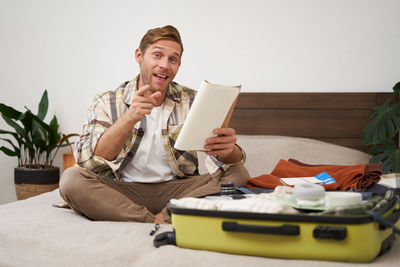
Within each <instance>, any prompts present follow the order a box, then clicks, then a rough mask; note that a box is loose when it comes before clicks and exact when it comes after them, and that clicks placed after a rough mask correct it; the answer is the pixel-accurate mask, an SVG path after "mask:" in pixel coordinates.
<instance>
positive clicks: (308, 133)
mask: <svg viewBox="0 0 400 267" xmlns="http://www.w3.org/2000/svg"><path fill="white" fill-rule="evenodd" d="M392 97H393V93H241V94H240V96H239V99H238V102H237V104H236V108H235V110H234V112H233V115H232V118H231V123H230V127H232V128H234V129H236V133H237V134H246V135H264V134H266V135H283V136H296V137H306V138H312V139H317V140H322V141H325V142H329V143H333V144H338V145H342V146H346V147H350V148H354V149H357V150H361V151H365V152H366V151H368V147H366V146H364V145H363V144H362V142H361V135H362V131H363V129H364V127H365V126H366V125H367V123H368V115H369V113H370V111H371V109H372V108H373V107H374V106H376V105H381V104H383V103H384V102H385V101H386V100H387V99H389V98H392Z"/></svg>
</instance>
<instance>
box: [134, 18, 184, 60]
mask: <svg viewBox="0 0 400 267" xmlns="http://www.w3.org/2000/svg"><path fill="white" fill-rule="evenodd" d="M162 39H164V40H171V41H174V42H177V43H178V44H179V45H180V46H181V56H182V53H183V44H182V40H181V36H180V34H179V32H178V30H177V29H176V28H175V27H174V26H171V25H167V26H164V27H160V28H154V29H150V30H148V31H147V32H146V34H145V35H144V36H143V38H142V40H141V41H140V45H139V48H140V50H142V53H143V54H144V53H145V51H146V49H147V47H149V46H150V45H152V44H154V43H155V42H157V41H158V40H162Z"/></svg>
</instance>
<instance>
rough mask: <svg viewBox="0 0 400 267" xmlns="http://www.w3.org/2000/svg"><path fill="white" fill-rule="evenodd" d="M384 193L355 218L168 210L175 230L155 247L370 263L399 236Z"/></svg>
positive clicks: (395, 203) (399, 212)
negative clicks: (177, 247) (377, 200)
mask: <svg viewBox="0 0 400 267" xmlns="http://www.w3.org/2000/svg"><path fill="white" fill-rule="evenodd" d="M389 193H390V194H389V196H388V195H387V196H386V198H385V199H383V200H381V201H379V202H377V203H375V204H374V207H373V208H372V209H371V210H370V211H368V213H365V212H358V213H359V214H354V213H357V212H354V211H351V212H350V213H351V214H341V215H335V214H330V215H329V214H328V215H318V214H315V213H301V214H294V215H293V214H266V213H264V214H261V213H246V212H228V211H212V210H198V209H186V208H178V207H174V206H169V207H168V210H169V212H170V215H171V220H172V226H173V228H174V231H173V232H165V233H161V234H159V235H157V236H156V237H155V239H154V245H155V246H156V247H159V246H161V245H165V244H175V245H177V246H179V247H182V248H191V249H200V250H212V251H219V252H225V253H234V254H245V255H255V256H266V257H276V258H292V259H293V258H295V259H314V260H331V261H345V262H369V261H371V260H373V259H374V258H376V257H377V256H378V255H381V254H383V253H385V252H386V251H388V250H389V249H390V248H391V246H392V244H393V242H394V240H395V238H396V233H397V234H399V229H398V228H397V227H400V221H399V217H400V208H399V200H398V199H399V197H398V196H395V194H394V193H393V192H389ZM344 213H346V212H344ZM363 213H364V214H363Z"/></svg>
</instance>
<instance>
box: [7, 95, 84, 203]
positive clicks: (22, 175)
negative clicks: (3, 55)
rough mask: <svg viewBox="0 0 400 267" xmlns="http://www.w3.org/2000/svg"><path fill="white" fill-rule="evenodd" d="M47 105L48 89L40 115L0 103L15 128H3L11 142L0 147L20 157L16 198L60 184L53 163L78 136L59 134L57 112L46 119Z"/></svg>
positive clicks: (9, 154) (41, 191) (39, 109)
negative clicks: (57, 155)
mask: <svg viewBox="0 0 400 267" xmlns="http://www.w3.org/2000/svg"><path fill="white" fill-rule="evenodd" d="M48 106H49V101H48V97H47V90H45V91H44V93H43V95H42V97H41V100H40V102H39V107H38V113H37V114H34V113H33V112H32V111H31V110H30V109H29V108H27V107H25V109H26V111H25V112H21V111H18V110H16V109H14V108H12V107H10V106H7V105H5V104H3V103H0V113H1V116H2V117H3V119H4V121H5V122H6V123H7V124H8V125H9V126H10V127H11V128H12V129H13V130H14V131H9V130H3V129H0V135H6V136H8V137H12V139H9V138H0V140H3V141H4V142H5V143H8V145H9V146H8V147H6V146H1V147H0V150H1V151H2V152H3V153H4V154H6V155H8V156H11V157H17V158H18V166H17V167H16V168H15V169H14V182H15V189H16V193H17V199H25V198H28V197H31V196H35V195H38V194H41V193H44V192H48V191H51V190H54V189H56V188H57V187H58V181H59V176H60V169H59V168H58V167H55V166H53V161H54V158H55V156H56V154H57V152H58V150H59V149H60V147H63V146H66V145H68V144H70V143H69V141H68V140H69V138H70V137H72V136H77V134H69V135H65V134H62V133H60V132H59V125H58V121H57V118H56V116H55V115H54V116H53V118H52V119H51V121H50V123H49V124H47V123H46V122H44V118H45V117H46V114H47V110H48Z"/></svg>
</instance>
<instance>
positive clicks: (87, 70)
mask: <svg viewBox="0 0 400 267" xmlns="http://www.w3.org/2000/svg"><path fill="white" fill-rule="evenodd" d="M399 10H400V1H397V0H392V1H389V0H292V1H290V0H246V1H243V0H241V1H238V0H226V1H218V0H202V1H184V0H182V1H179V0H173V1H166V0H163V1H161V0H152V1H143V0H141V1H134V0H126V1H122V0H119V1H118V0H117V1H116V0H108V1H87V0H86V1H85V0H68V1H67V0H64V1H62V0H35V1H32V0H0V38H1V41H0V59H1V60H0V88H1V89H0V90H1V94H0V102H3V103H6V104H8V105H11V106H13V107H15V108H18V109H23V107H24V106H28V107H30V108H32V109H34V110H36V106H37V103H38V102H39V99H40V96H41V94H42V92H43V90H44V89H47V90H48V92H49V99H50V110H49V114H50V115H52V114H56V115H57V117H58V119H59V123H60V127H61V129H62V130H63V131H64V132H66V133H70V132H79V131H80V130H81V125H82V123H83V121H84V119H85V112H86V109H87V107H88V106H89V104H90V101H91V100H92V99H93V97H94V95H95V94H96V93H98V92H101V91H105V90H108V89H114V88H116V87H117V86H118V85H119V84H120V83H121V82H123V81H126V80H129V79H131V78H133V77H134V76H135V75H136V74H137V72H138V67H137V65H136V63H135V62H134V58H133V52H134V49H135V48H136V47H137V46H138V43H139V41H140V38H141V37H142V36H143V34H144V33H145V32H146V30H147V29H149V28H152V27H156V26H163V25H166V24H172V25H174V26H176V27H177V28H178V29H179V30H180V32H181V35H182V38H183V42H184V47H185V51H184V54H183V64H182V66H181V69H180V72H179V74H178V75H177V77H176V81H177V82H179V83H182V84H184V85H188V86H190V87H192V88H194V89H196V88H197V87H198V86H199V85H200V82H201V80H203V79H208V80H210V81H212V82H215V83H223V84H236V83H242V85H243V91H244V92H265V91H268V92H295V91H300V92H308V91H310V92H311V91H317V92H350V91H352V92H369V91H371V92H384V91H391V88H392V86H393V85H394V83H395V82H397V81H399V80H400V68H399V62H400V53H399V47H400V30H399V29H400V27H399V26H400V16H399V13H398V11H399ZM49 117H50V116H49ZM4 127H6V126H5V123H4V122H3V121H1V122H0V128H4ZM60 156H61V153H60V155H59V157H58V160H57V164H58V165H59V166H60ZM15 166H16V159H15V158H9V157H6V156H4V155H3V154H1V155H0V173H1V175H0V176H1V177H0V203H6V202H9V201H13V200H15V192H14V191H13V190H14V189H13V168H14V167H15Z"/></svg>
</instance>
